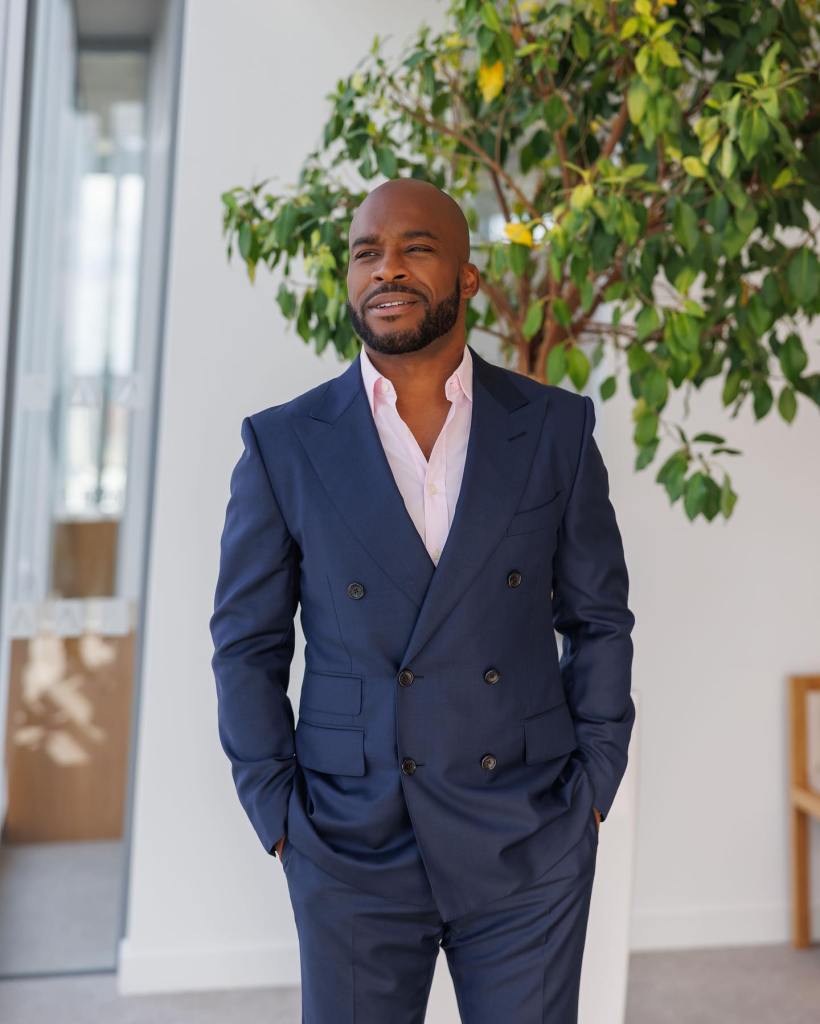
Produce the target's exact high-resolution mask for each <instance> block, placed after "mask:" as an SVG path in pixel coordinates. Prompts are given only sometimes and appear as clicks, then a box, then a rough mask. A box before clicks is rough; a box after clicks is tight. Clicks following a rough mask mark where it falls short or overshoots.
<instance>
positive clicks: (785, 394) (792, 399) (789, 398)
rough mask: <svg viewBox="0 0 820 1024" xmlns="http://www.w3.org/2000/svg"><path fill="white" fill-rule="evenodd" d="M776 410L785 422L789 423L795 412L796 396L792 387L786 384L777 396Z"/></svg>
mask: <svg viewBox="0 0 820 1024" xmlns="http://www.w3.org/2000/svg"><path fill="white" fill-rule="evenodd" d="M777 410H778V412H779V413H780V415H781V416H782V417H783V419H784V420H785V421H786V422H787V423H791V422H792V420H793V419H794V417H795V414H796V413H797V396H796V395H795V393H794V388H793V387H791V386H790V385H788V384H787V385H786V386H785V387H784V388H783V390H782V391H781V392H780V395H779V396H778V399H777Z"/></svg>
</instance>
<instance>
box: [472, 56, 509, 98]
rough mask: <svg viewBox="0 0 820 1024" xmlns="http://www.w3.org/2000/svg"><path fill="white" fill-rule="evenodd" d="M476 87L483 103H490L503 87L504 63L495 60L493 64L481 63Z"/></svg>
mask: <svg viewBox="0 0 820 1024" xmlns="http://www.w3.org/2000/svg"><path fill="white" fill-rule="evenodd" d="M478 87H479V88H480V89H481V95H482V96H483V97H484V102H485V103H492V101H493V100H494V99H495V98H496V96H497V95H498V94H499V93H500V92H501V90H502V89H503V88H504V64H503V63H502V62H501V61H500V60H497V61H496V62H495V64H491V65H487V64H482V65H481V67H480V68H479V69H478Z"/></svg>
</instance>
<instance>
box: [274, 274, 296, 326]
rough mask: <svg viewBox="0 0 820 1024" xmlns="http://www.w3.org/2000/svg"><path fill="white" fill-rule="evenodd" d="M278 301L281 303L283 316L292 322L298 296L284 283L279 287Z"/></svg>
mask: <svg viewBox="0 0 820 1024" xmlns="http://www.w3.org/2000/svg"><path fill="white" fill-rule="evenodd" d="M276 301H277V302H278V303H279V308H280V309H281V310H282V315H283V316H285V317H286V318H287V319H288V320H292V319H293V315H294V313H295V312H296V295H295V294H294V293H293V292H292V291H290V289H289V288H288V286H287V285H286V284H285V282H284V281H283V282H282V283H281V284H280V285H279V290H278V291H277V293H276Z"/></svg>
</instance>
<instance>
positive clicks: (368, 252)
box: [356, 249, 373, 259]
mask: <svg viewBox="0 0 820 1024" xmlns="http://www.w3.org/2000/svg"><path fill="white" fill-rule="evenodd" d="M372 252H373V250H372V249H366V250H365V251H364V252H357V253H356V259H359V258H360V257H361V256H369V255H370V254H371V253H372Z"/></svg>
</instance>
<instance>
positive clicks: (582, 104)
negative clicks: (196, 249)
mask: <svg viewBox="0 0 820 1024" xmlns="http://www.w3.org/2000/svg"><path fill="white" fill-rule="evenodd" d="M817 12H818V8H817V5H816V4H815V3H813V2H812V3H810V2H804V3H802V4H801V3H798V2H797V0H782V2H778V3H774V2H772V0H694V2H691V0H685V2H684V0H681V2H679V3H675V2H674V0H661V2H653V0H634V2H608V0H606V2H605V0H547V2H543V3H538V2H523V3H511V2H503V3H496V4H492V3H482V2H480V0H454V2H452V3H451V4H450V6H449V7H448V10H447V21H448V24H447V27H446V29H445V31H442V32H438V33H436V32H434V31H433V30H432V29H431V28H430V27H429V26H427V25H422V26H421V28H420V29H419V30H418V33H417V36H416V38H415V39H414V40H413V41H412V42H411V43H410V44H409V45H408V46H407V47H406V48H405V50H404V51H403V52H402V53H401V54H400V56H399V57H397V58H395V59H393V60H392V61H388V60H387V59H386V58H385V57H384V56H383V54H382V49H383V42H382V41H381V40H380V39H379V37H376V38H375V39H374V41H373V44H372V46H371V49H370V51H369V53H368V54H367V55H366V56H365V57H364V59H363V60H362V61H361V62H360V63H359V65H358V66H357V67H356V68H355V69H354V71H353V73H352V74H351V75H350V76H349V77H347V78H345V79H343V80H341V81H339V82H338V85H337V88H336V90H335V91H334V92H333V93H331V94H330V95H329V96H328V99H329V101H330V104H331V109H330V115H329V117H328V119H327V122H326V123H325V125H324V130H323V134H322V139H321V144H320V145H319V147H318V148H317V149H316V150H314V151H313V152H311V153H309V154H308V155H307V157H306V159H305V161H304V164H303V165H302V169H301V171H300V174H299V179H298V183H297V184H296V186H295V187H293V188H291V189H290V191H289V192H288V193H287V194H272V193H271V192H270V191H267V190H266V185H267V183H268V181H269V180H270V179H266V180H265V181H262V182H260V183H259V184H255V185H251V186H250V187H249V188H234V189H231V190H230V191H227V192H225V193H223V195H222V202H223V227H224V233H225V235H226V236H227V238H228V245H227V253H228V258H229V259H230V258H231V255H232V253H233V247H234V244H236V246H237V247H238V251H239V254H240V256H241V258H242V259H243V260H244V261H245V263H246V265H247V270H248V274H249V275H250V278H251V280H252V281H253V280H254V277H255V271H256V266H257V264H258V263H259V262H262V263H264V264H265V265H267V266H268V267H269V268H270V269H271V270H273V269H274V268H276V267H277V265H278V264H280V263H281V264H282V266H281V282H280V284H279V290H278V293H277V300H278V303H279V306H280V308H281V310H282V313H283V314H284V316H285V317H287V318H289V319H292V320H294V321H295V322H296V329H297V331H298V333H299V334H300V335H301V337H302V338H303V339H304V340H305V342H311V341H312V342H313V344H314V345H315V348H316V351H317V352H321V351H323V350H324V349H325V347H326V346H327V345H328V344H332V345H333V346H334V347H335V348H336V349H337V351H338V352H339V353H340V355H341V356H342V357H344V358H348V359H349V358H352V357H353V356H355V354H356V352H357V351H358V348H359V344H360V342H359V340H358V339H357V338H356V336H355V335H354V333H353V330H352V328H351V325H350V323H349V321H348V319H347V316H346V312H345V297H346V293H345V275H346V268H347V229H348V225H349V223H350V219H351V216H352V213H353V210H354V209H355V207H356V206H357V205H358V204H359V203H360V202H361V200H362V199H363V198H364V196H365V195H366V194H367V192H368V191H370V189H371V188H372V187H373V186H372V185H368V184H367V183H368V182H371V181H372V180H373V179H374V178H377V177H382V176H383V177H385V178H394V177H398V176H412V177H417V178H423V179H425V180H428V181H432V182H433V183H434V184H436V185H438V186H439V187H441V188H444V189H445V190H446V191H447V192H449V194H450V195H452V196H453V197H454V198H456V199H457V200H458V201H459V202H460V204H461V205H462V208H463V209H464V210H465V213H466V214H467V217H468V220H469V221H470V224H471V229H472V231H473V232H478V230H479V227H480V223H479V216H478V205H477V204H478V202H479V201H480V200H481V199H482V197H485V196H487V195H488V194H489V195H490V196H491V197H493V202H494V203H495V204H496V205H497V210H498V213H499V214H500V217H501V219H502V223H503V231H500V232H499V233H498V235H497V236H496V237H492V236H488V235H487V233H486V231H485V232H483V234H482V237H479V238H477V239H476V241H475V243H474V245H473V261H474V262H476V263H477V264H478V265H479V267H480V268H481V271H482V288H481V298H480V300H479V301H478V302H475V303H474V304H473V305H472V306H471V308H470V309H469V311H468V323H467V326H468V330H480V331H486V332H489V333H490V334H492V335H495V336H496V337H497V338H499V339H500V343H501V350H502V354H503V356H504V358H505V359H506V360H507V361H508V362H511V363H512V365H513V366H514V368H515V369H517V370H518V371H519V372H521V373H525V374H528V375H529V376H532V377H535V378H536V379H539V380H543V381H545V382H549V383H553V384H557V383H559V382H561V381H563V380H564V379H565V378H568V379H569V381H570V382H571V384H572V385H573V386H574V387H575V388H577V389H578V390H581V389H583V388H584V387H585V385H586V384H587V381H588V377H589V374H590V370H591V368H593V367H595V366H597V365H598V363H599V362H600V360H601V359H602V357H603V355H604V346H605V345H609V346H612V348H613V349H614V353H613V359H614V367H615V369H614V372H613V373H612V374H611V375H609V376H607V377H606V378H605V379H604V380H603V381H602V383H601V385H600V394H601V398H602V400H606V399H608V398H610V397H611V396H612V395H613V394H614V393H615V390H616V387H617V383H618V379H619V377H620V376H622V375H625V376H626V378H627V380H628V386H629V389H630V392H631V395H632V398H633V399H634V404H633V410H632V418H633V440H634V443H635V446H636V449H637V454H636V459H635V467H636V469H638V470H640V469H643V468H645V467H646V466H648V465H650V464H651V463H653V462H660V456H659V454H658V453H659V448H660V444H661V437H662V432H663V434H664V435H665V436H666V437H667V438H668V439H669V440H670V441H671V444H672V450H671V451H669V452H667V453H664V455H665V457H664V458H663V461H662V462H661V464H660V465H659V467H658V469H657V474H656V480H657V482H658V483H660V484H661V485H663V487H664V488H665V489H666V491H667V493H668V496H669V499H670V502H676V501H678V500H679V499H681V504H682V507H683V508H684V510H685V513H686V515H687V516H688V518H689V519H694V518H695V517H696V516H697V515H703V516H704V517H705V518H706V519H708V520H712V519H713V518H714V517H715V516H716V515H717V514H718V513H720V514H722V515H723V516H725V517H726V518H728V517H729V516H730V515H731V513H732V509H733V507H734V505H735V502H736V500H737V494H736V493H735V491H734V490H733V489H732V485H731V478H730V475H729V473H728V471H727V470H726V469H725V467H723V466H721V465H719V464H718V461H717V460H715V459H714V458H712V457H713V456H719V455H723V456H731V455H738V454H740V452H739V451H738V449H737V448H732V447H729V445H728V444H727V443H726V440H725V439H724V438H723V437H722V436H720V434H718V433H712V432H700V433H696V434H695V435H694V436H689V435H688V434H687V433H686V432H685V431H684V430H683V428H682V427H681V426H680V425H679V424H670V423H668V422H667V418H668V414H667V417H665V416H664V411H665V409H666V407H667V403H668V399H669V394H670V391H671V390H672V389H684V391H685V395H686V396H687V397H688V395H689V394H690V393H691V389H692V388H700V387H701V386H702V385H703V384H704V382H706V381H707V380H708V379H709V378H712V377H718V378H720V379H721V381H722V403H723V406H724V407H725V408H726V409H727V410H730V415H731V416H732V418H734V417H735V416H737V414H738V412H739V410H740V409H741V407H742V406H743V405H744V403H746V402H751V405H752V409H753V413H754V416H755V418H756V419H757V420H760V419H762V418H764V417H765V416H766V415H767V414H768V413H769V411H770V410H771V409H772V408H773V406H774V405H775V404H776V407H777V411H778V413H779V414H780V416H782V418H783V419H784V420H786V421H787V422H791V421H792V420H793V419H794V417H795V415H796V413H797V408H798V398H799V396H802V397H803V398H804V399H808V400H809V401H810V402H812V403H814V405H815V406H820V373H814V372H808V364H809V359H808V354H807V352H806V349H805V348H804V345H803V342H802V340H801V336H800V328H801V321H807V320H810V319H811V318H812V316H813V315H814V314H816V313H817V312H818V302H819V301H820V300H819V299H818V294H820V288H818V284H820V263H819V262H818V246H817V226H816V221H815V222H814V223H812V221H811V220H810V215H811V216H813V211H812V210H810V209H809V208H810V207H813V209H814V211H816V210H817V209H818V207H820V141H818V134H817V125H818V114H820V78H819V77H818V75H817V69H818V52H819V51H818V46H817V42H818V25H819V24H820V18H818V13H817ZM300 261H301V262H302V267H301V270H302V273H303V274H304V275H306V277H307V280H306V281H305V282H303V283H302V284H299V283H298V282H297V277H296V274H295V273H294V267H295V265H298V263H299V262H300Z"/></svg>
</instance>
